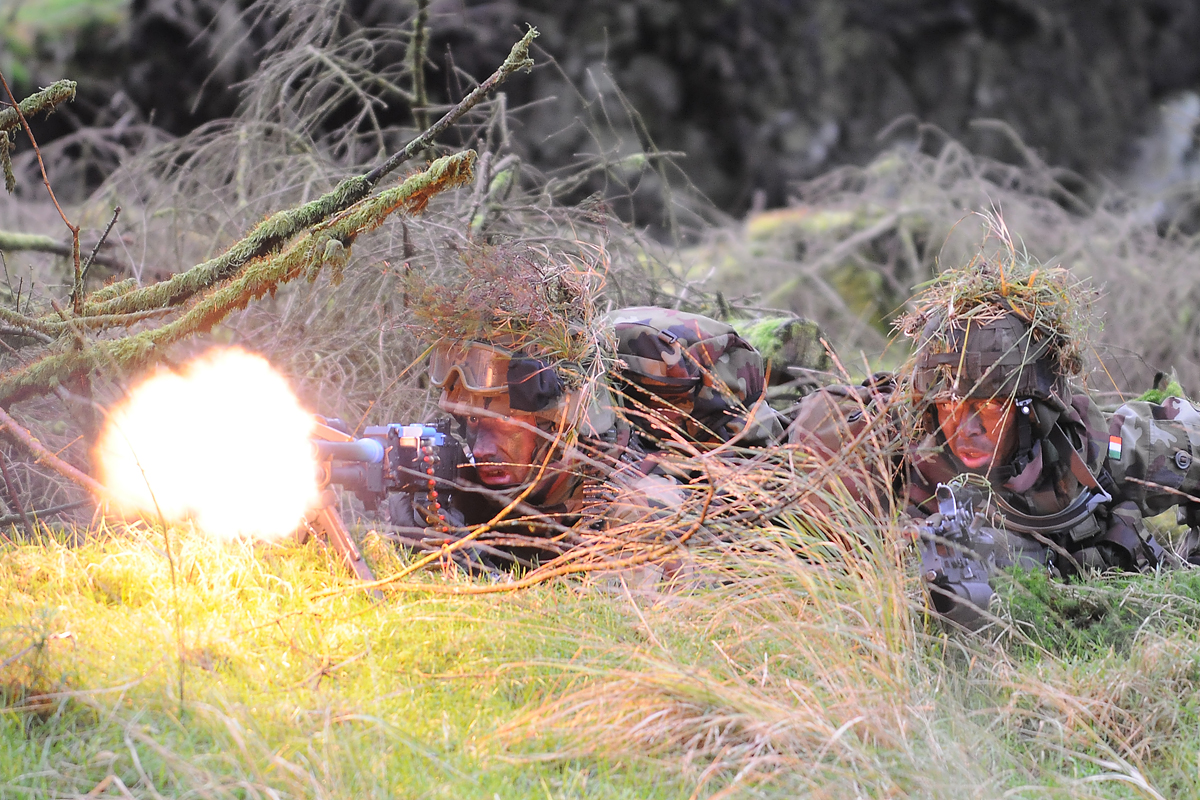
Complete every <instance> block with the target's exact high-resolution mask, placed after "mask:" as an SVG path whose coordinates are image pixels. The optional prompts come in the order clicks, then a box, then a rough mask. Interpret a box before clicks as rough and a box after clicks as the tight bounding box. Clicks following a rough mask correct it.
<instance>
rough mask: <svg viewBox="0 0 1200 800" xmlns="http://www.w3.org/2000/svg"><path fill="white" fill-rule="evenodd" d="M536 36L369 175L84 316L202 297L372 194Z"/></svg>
mask: <svg viewBox="0 0 1200 800" xmlns="http://www.w3.org/2000/svg"><path fill="white" fill-rule="evenodd" d="M537 35H538V32H537V29H536V28H530V29H529V31H528V32H526V34H525V35H524V36H523V37H521V40H520V41H518V42H517V43H516V44H515V45H513V48H512V51H511V52H509V54H508V58H506V59H505V60H504V63H503V64H502V65H501V66H500V68H499V69H497V70H496V71H495V72H494V73H492V74H491V76H489V77H488V79H487V80H485V81H484V82H483V83H481V84H479V86H477V87H475V89H474V90H472V91H471V93H470V94H468V95H467V96H466V97H464V98H463V99H462V101H461V102H460V103H458V104H457V105H456V106H454V108H452V109H451V110H450V111H449V112H447V113H446V115H445V116H443V117H442V118H441V119H440V120H438V121H437V122H435V123H434V124H433V125H432V126H431V127H430V128H429V129H428V130H426V131H425V132H424V133H422V134H421V135H420V136H418V137H417V138H415V139H413V140H412V141H411V142H409V143H408V145H407V146H406V147H405V148H404V149H403V150H401V151H400V152H398V153H396V154H395V155H393V156H392V157H391V158H389V159H388V160H387V161H386V162H384V163H383V164H381V165H379V166H378V167H376V168H375V169H373V170H371V171H370V172H369V173H367V174H366V175H359V176H356V177H353V178H348V179H346V180H344V181H342V182H341V183H340V184H338V185H337V187H335V188H334V189H333V190H332V191H331V192H329V193H327V194H325V195H322V196H321V197H319V198H317V199H316V200H313V201H312V202H309V203H306V204H304V205H302V206H300V207H298V208H294V209H289V210H287V211H281V212H279V213H278V214H275V215H273V216H271V217H269V218H268V219H266V220H264V221H263V222H261V223H259V224H258V225H256V226H255V227H254V229H253V230H252V231H250V233H249V235H247V236H246V237H245V238H244V239H242V240H241V241H239V242H236V243H235V244H234V245H233V246H232V247H230V248H229V249H228V250H226V251H225V252H224V253H222V254H221V255H219V256H217V257H216V258H213V259H210V260H208V261H205V262H204V263H203V264H199V265H197V266H195V267H192V268H191V269H190V270H188V271H187V272H181V273H179V274H178V275H175V276H173V277H171V278H169V279H168V280H165V281H161V282H159V283H156V284H154V285H153V286H147V287H145V288H143V289H136V290H134V291H130V292H128V293H126V294H123V295H121V296H120V297H114V298H112V299H108V300H104V301H100V302H98V301H94V300H91V301H89V302H85V303H84V306H83V313H84V315H85V316H90V315H101V314H127V313H130V312H136V311H146V310H148V309H150V308H162V307H164V306H172V305H178V304H179V303H182V302H184V301H185V300H188V299H189V298H191V297H193V296H194V295H196V294H198V293H200V292H203V291H204V290H205V289H207V288H209V287H210V286H213V285H214V284H216V283H217V282H219V281H222V280H224V279H226V278H228V277H230V276H231V275H234V274H236V273H237V271H238V270H240V269H241V268H242V267H243V266H245V265H246V264H247V263H249V262H250V261H251V260H253V259H255V258H258V257H260V256H264V255H266V254H267V253H270V252H272V251H273V250H276V249H278V248H279V247H281V246H283V245H284V244H285V243H286V242H287V241H288V240H289V239H291V238H292V237H294V236H296V235H297V234H299V233H300V232H301V231H303V230H305V229H306V228H311V227H313V226H314V225H318V224H320V223H321V222H322V221H324V220H326V219H329V218H330V217H332V216H333V215H335V214H338V213H340V212H342V211H344V210H345V209H347V208H349V207H350V206H352V205H354V204H355V203H357V202H358V201H359V200H362V199H363V198H364V197H366V196H367V194H368V193H370V191H371V190H372V189H374V188H375V186H377V185H378V184H379V182H380V181H381V180H382V179H383V178H384V177H385V176H387V175H388V174H390V173H391V172H393V171H395V170H396V169H397V168H398V167H399V166H400V165H401V164H403V163H404V162H405V161H408V160H409V159H411V158H412V157H413V156H415V155H416V154H417V153H420V152H421V151H422V150H424V149H426V148H427V147H429V146H430V145H431V144H433V141H434V139H436V138H437V137H438V136H439V135H441V133H442V132H444V131H445V130H446V129H447V128H449V127H450V126H451V125H453V124H454V123H455V122H457V121H458V120H459V119H460V118H461V117H462V116H463V115H464V114H466V113H467V112H468V111H470V110H471V109H472V108H474V107H475V106H476V105H478V104H479V102H480V101H481V100H483V99H484V98H485V97H486V96H487V95H488V94H489V93H491V92H492V90H494V89H495V88H496V87H497V86H499V85H500V84H501V83H503V82H504V81H505V80H506V79H507V78H508V76H510V75H511V74H513V73H514V72H517V71H518V70H529V69H531V68H532V67H533V61H532V59H530V58H529V46H530V44H531V43H532V42H533V40H534V38H536V37H537Z"/></svg>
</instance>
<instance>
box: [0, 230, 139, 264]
mask: <svg viewBox="0 0 1200 800" xmlns="http://www.w3.org/2000/svg"><path fill="white" fill-rule="evenodd" d="M0 250H3V251H5V252H9V253H16V252H21V251H29V252H35V253H53V254H54V255H56V256H65V257H67V258H71V257H72V256H73V255H74V250H73V248H72V247H71V245H69V244H66V243H65V242H60V241H58V240H57V239H55V238H53V237H50V236H43V235H42V234H40V233H15V232H13V231H0ZM95 261H96V263H97V264H103V265H104V266H106V267H118V266H120V264H119V262H117V261H116V260H115V259H113V258H110V257H109V256H106V255H104V254H102V253H100V254H97V255H96V258H95Z"/></svg>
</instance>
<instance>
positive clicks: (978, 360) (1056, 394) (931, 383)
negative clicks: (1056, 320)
mask: <svg viewBox="0 0 1200 800" xmlns="http://www.w3.org/2000/svg"><path fill="white" fill-rule="evenodd" d="M912 388H913V394H914V396H915V397H916V398H918V399H924V400H927V401H929V402H938V401H939V400H942V399H948V398H950V397H976V398H993V397H994V398H1018V397H1032V398H1036V399H1038V400H1042V401H1044V402H1046V403H1048V404H1049V405H1051V406H1052V407H1054V408H1056V409H1057V410H1062V409H1063V408H1065V407H1066V403H1067V402H1068V401H1069V399H1070V396H1071V395H1070V389H1069V388H1068V387H1067V382H1066V377H1065V376H1064V375H1062V374H1061V373H1060V372H1059V369H1058V364H1057V363H1056V362H1055V360H1054V359H1053V358H1052V357H1051V355H1050V348H1049V342H1048V341H1047V340H1045V339H1041V340H1038V339H1036V338H1035V336H1034V332H1033V331H1032V330H1031V329H1030V327H1029V325H1028V324H1027V323H1026V322H1025V321H1024V320H1023V319H1021V318H1020V317H1019V316H1017V314H1016V313H1014V312H1011V311H1008V312H1001V313H999V315H998V316H997V317H996V318H995V319H991V320H986V321H981V320H979V319H978V318H976V319H967V320H964V321H963V322H962V323H960V324H953V325H949V326H947V325H946V324H945V322H944V321H943V320H942V319H940V318H938V317H934V318H932V319H930V320H929V322H927V323H926V325H925V329H924V330H922V332H921V338H920V340H919V343H918V350H917V355H916V365H915V367H914V369H913V376H912Z"/></svg>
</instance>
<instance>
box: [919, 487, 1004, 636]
mask: <svg viewBox="0 0 1200 800" xmlns="http://www.w3.org/2000/svg"><path fill="white" fill-rule="evenodd" d="M937 503H938V513H937V515H936V516H934V517H931V518H930V521H928V522H926V523H924V524H922V525H920V527H919V528H918V535H917V548H918V550H920V553H921V573H922V575H923V576H924V578H925V582H926V586H927V587H928V588H929V595H930V599H931V601H932V602H933V607H934V609H935V610H936V611H937V612H938V613H939V614H941V615H942V616H944V617H946V618H947V619H949V620H951V621H952V622H957V623H959V624H960V625H963V626H965V627H968V628H978V627H980V625H981V624H982V622H983V621H984V620H983V614H982V612H984V611H986V610H987V607H988V603H989V601H990V600H991V598H992V594H993V592H992V587H991V584H990V583H989V579H990V577H991V575H992V573H993V572H994V571H995V567H996V564H995V548H996V542H995V539H994V538H993V536H992V534H991V533H989V532H988V531H987V530H986V529H985V528H983V527H982V524H981V523H982V517H979V516H977V515H976V514H975V512H974V509H973V508H972V505H973V504H972V503H971V501H969V500H967V501H966V502H964V503H962V504H960V503H959V498H958V497H957V496H956V495H955V493H954V488H953V487H951V486H948V485H947V484H944V483H939V484H938V487H937Z"/></svg>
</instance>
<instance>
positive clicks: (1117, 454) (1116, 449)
mask: <svg viewBox="0 0 1200 800" xmlns="http://www.w3.org/2000/svg"><path fill="white" fill-rule="evenodd" d="M1108 457H1109V458H1111V459H1112V460H1113V461H1120V460H1121V437H1120V436H1110V437H1108Z"/></svg>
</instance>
